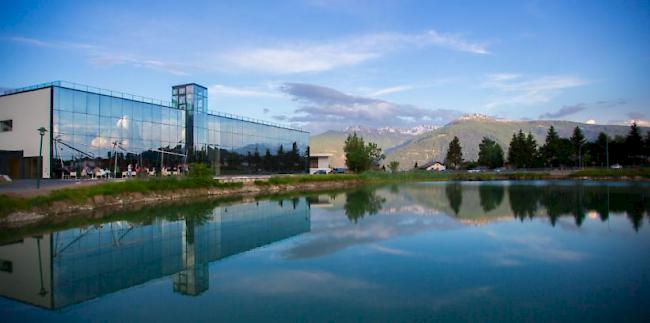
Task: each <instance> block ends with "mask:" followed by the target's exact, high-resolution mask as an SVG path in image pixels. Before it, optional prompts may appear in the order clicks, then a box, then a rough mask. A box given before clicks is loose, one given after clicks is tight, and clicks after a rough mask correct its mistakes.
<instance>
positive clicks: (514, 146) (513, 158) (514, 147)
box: [508, 130, 523, 167]
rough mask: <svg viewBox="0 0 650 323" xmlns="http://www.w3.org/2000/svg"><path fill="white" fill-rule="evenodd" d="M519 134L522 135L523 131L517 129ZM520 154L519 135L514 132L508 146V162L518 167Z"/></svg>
mask: <svg viewBox="0 0 650 323" xmlns="http://www.w3.org/2000/svg"><path fill="white" fill-rule="evenodd" d="M519 134H521V135H523V132H522V131H521V130H519ZM520 155H521V142H520V140H519V135H518V134H516V133H514V134H512V139H510V146H509V147H508V163H509V164H510V165H512V166H514V167H518V165H519V160H520V157H519V156H520Z"/></svg>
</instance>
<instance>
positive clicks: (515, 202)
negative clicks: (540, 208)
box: [508, 185, 539, 221]
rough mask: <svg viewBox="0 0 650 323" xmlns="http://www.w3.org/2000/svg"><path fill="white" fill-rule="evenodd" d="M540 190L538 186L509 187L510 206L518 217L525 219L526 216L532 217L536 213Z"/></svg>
mask: <svg viewBox="0 0 650 323" xmlns="http://www.w3.org/2000/svg"><path fill="white" fill-rule="evenodd" d="M538 190H539V188H538V187H536V186H520V185H510V186H509V187H508V198H509V199H510V208H511V209H512V213H514V215H515V217H516V218H519V219H521V220H522V221H523V220H524V219H525V218H526V217H529V218H532V217H533V216H534V215H535V213H536V212H537V201H538V199H539V193H538V192H537V191H538Z"/></svg>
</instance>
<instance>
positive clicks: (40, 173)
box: [36, 127, 47, 189]
mask: <svg viewBox="0 0 650 323" xmlns="http://www.w3.org/2000/svg"><path fill="white" fill-rule="evenodd" d="M37 130H38V133H39V134H40V135H41V144H40V145H39V146H38V166H37V168H36V171H37V173H36V174H37V175H36V189H40V188H41V177H43V166H42V161H41V159H43V136H44V135H45V132H47V129H45V127H40V128H38V129H37Z"/></svg>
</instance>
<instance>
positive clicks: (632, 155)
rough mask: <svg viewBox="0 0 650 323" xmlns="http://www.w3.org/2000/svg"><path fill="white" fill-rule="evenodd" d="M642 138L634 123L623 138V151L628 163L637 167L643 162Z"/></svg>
mask: <svg viewBox="0 0 650 323" xmlns="http://www.w3.org/2000/svg"><path fill="white" fill-rule="evenodd" d="M643 150H644V149H643V138H642V137H641V129H640V128H639V126H638V125H637V124H636V122H635V123H632V126H630V132H629V133H628V135H627V137H625V151H626V152H627V158H628V161H629V163H631V164H633V165H638V164H640V162H641V161H642V160H643V155H644V154H643Z"/></svg>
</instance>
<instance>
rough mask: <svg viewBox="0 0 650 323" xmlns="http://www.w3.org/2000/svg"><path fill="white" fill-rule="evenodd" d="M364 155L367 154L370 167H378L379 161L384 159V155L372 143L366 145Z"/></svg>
mask: <svg viewBox="0 0 650 323" xmlns="http://www.w3.org/2000/svg"><path fill="white" fill-rule="evenodd" d="M366 154H368V158H369V159H370V166H371V167H378V166H379V164H380V163H381V160H382V159H384V158H386V155H384V154H383V153H382V152H381V148H379V146H377V144H376V143H374V142H368V145H366Z"/></svg>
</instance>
